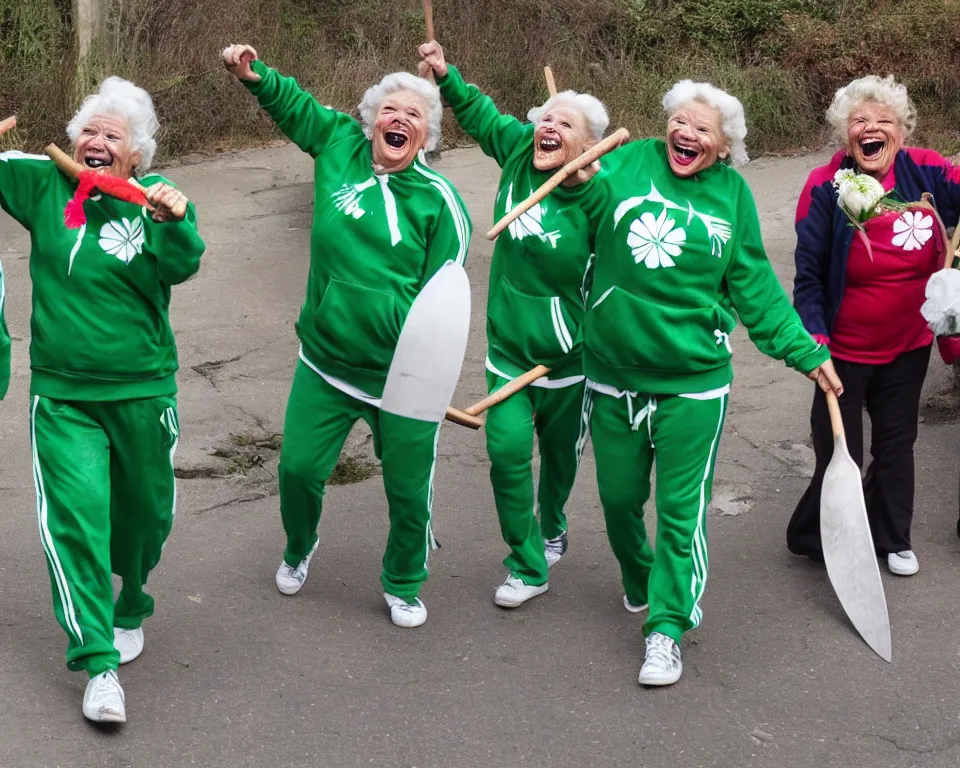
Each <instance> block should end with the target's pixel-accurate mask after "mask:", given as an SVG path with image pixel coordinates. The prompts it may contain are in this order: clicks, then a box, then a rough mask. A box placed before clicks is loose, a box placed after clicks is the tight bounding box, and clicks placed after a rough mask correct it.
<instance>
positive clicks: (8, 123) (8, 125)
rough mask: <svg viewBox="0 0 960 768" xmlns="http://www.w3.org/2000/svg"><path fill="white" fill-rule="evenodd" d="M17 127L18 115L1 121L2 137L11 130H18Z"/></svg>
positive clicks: (0, 132)
mask: <svg viewBox="0 0 960 768" xmlns="http://www.w3.org/2000/svg"><path fill="white" fill-rule="evenodd" d="M16 127H17V116H16V115H11V116H10V117H8V118H6V119H5V120H0V136H3V134H5V133H6V132H7V131H9V130H11V129H12V128H16Z"/></svg>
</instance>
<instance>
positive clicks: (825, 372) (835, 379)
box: [807, 360, 843, 397]
mask: <svg viewBox="0 0 960 768" xmlns="http://www.w3.org/2000/svg"><path fill="white" fill-rule="evenodd" d="M807 377H808V378H811V379H813V380H814V381H815V382H817V384H818V385H819V386H820V389H822V390H823V391H824V392H830V391H832V392H833V393H834V394H836V396H837V397H840V395H842V394H843V383H842V382H841V381H840V377H839V376H837V370H836V368H834V367H833V360H827V362H825V363H824V364H823V365H821V366H820V367H819V368H814V369H813V370H812V371H810V373H808V374H807Z"/></svg>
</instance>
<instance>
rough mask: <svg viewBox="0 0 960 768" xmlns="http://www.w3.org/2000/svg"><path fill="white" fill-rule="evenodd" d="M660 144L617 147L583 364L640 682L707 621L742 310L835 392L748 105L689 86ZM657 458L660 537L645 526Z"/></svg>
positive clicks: (675, 670)
mask: <svg viewBox="0 0 960 768" xmlns="http://www.w3.org/2000/svg"><path fill="white" fill-rule="evenodd" d="M663 106H664V109H665V110H666V115H667V127H666V141H664V140H662V139H647V140H644V141H637V142H633V143H631V144H628V145H627V146H626V147H623V148H622V149H620V150H617V151H616V152H615V153H614V155H615V156H616V157H615V158H614V159H613V162H615V163H616V168H615V170H614V172H613V174H612V176H611V185H612V187H613V189H614V190H615V194H614V196H613V198H612V200H611V201H610V209H609V211H608V214H607V215H606V216H605V217H604V218H603V221H602V224H601V226H600V228H599V231H598V232H597V238H596V256H597V267H596V270H595V274H594V281H593V287H592V289H591V291H590V296H589V300H588V304H587V306H588V310H587V315H586V319H585V320H584V369H585V372H586V376H587V398H586V400H587V404H586V409H587V412H588V413H589V425H590V430H591V433H592V437H593V445H594V454H595V456H596V462H597V484H598V486H599V490H600V501H601V503H602V505H603V511H604V516H605V518H606V523H607V535H608V537H609V539H610V544H611V546H612V548H613V551H614V553H615V554H616V556H617V559H618V560H619V562H620V567H621V571H622V575H623V586H624V591H625V593H626V594H625V596H624V604H625V606H626V608H627V610H629V611H632V612H635V613H639V612H641V611H643V610H644V609H646V608H647V607H648V605H649V611H650V613H649V617H648V618H647V621H646V623H645V624H644V627H643V631H644V634H645V635H646V653H645V659H644V662H643V666H642V667H641V670H640V676H639V682H640V683H641V684H643V685H670V684H672V683H675V682H676V681H677V680H679V679H680V675H681V673H682V671H683V666H682V663H681V658H680V646H679V643H680V639H681V637H682V635H683V634H684V633H685V632H687V631H688V630H690V629H693V628H694V627H696V626H698V625H699V624H700V620H701V617H702V612H701V608H700V598H701V597H702V595H703V592H704V588H705V586H706V580H707V564H708V557H707V537H706V528H705V526H706V512H707V505H708V504H709V502H710V490H711V485H712V482H713V470H714V465H715V462H716V458H717V447H718V444H719V442H720V434H721V431H722V429H723V421H724V416H725V415H726V411H727V400H728V397H729V392H730V384H731V380H732V379H733V369H732V366H731V346H730V340H729V335H730V333H731V332H732V331H733V329H734V326H735V325H736V320H735V318H736V317H739V318H740V320H741V321H742V322H743V324H744V326H746V328H747V331H748V333H749V334H750V338H751V340H752V341H753V342H754V344H756V345H757V347H758V348H759V349H760V350H761V351H762V352H764V353H765V354H767V355H770V356H771V357H774V358H776V359H779V360H784V361H786V363H787V365H789V366H790V367H792V368H795V369H796V370H798V371H800V372H801V373H803V374H806V375H808V376H810V377H811V378H813V379H815V380H817V381H818V383H819V384H820V386H822V387H824V388H831V389H834V390H835V391H839V390H840V382H839V381H837V379H836V375H835V373H834V371H833V368H832V365H831V363H830V360H829V353H828V351H827V350H826V348H825V347H823V346H821V345H820V344H818V343H817V342H815V341H814V340H813V339H812V338H811V337H810V334H809V333H807V331H806V330H804V328H803V325H802V323H801V322H800V318H799V317H798V316H797V314H796V312H795V311H794V310H793V308H792V307H791V306H790V301H789V299H788V298H787V295H786V294H785V293H784V291H783V289H782V288H781V287H780V284H779V283H778V282H777V278H776V276H775V275H774V272H773V269H772V268H771V266H770V262H769V261H768V260H767V256H766V254H765V252H764V248H763V242H762V241H761V238H760V226H759V223H758V220H757V211H756V207H755V205H754V202H753V197H752V195H751V193H750V189H749V188H748V187H747V184H746V182H745V181H744V180H743V177H742V176H740V174H739V173H737V172H736V171H735V170H734V169H733V168H732V167H731V166H737V165H742V164H743V163H745V162H747V153H746V150H745V148H744V137H745V136H746V133H747V131H746V125H745V122H744V114H743V107H742V106H741V104H740V102H739V101H737V99H735V98H734V97H733V96H731V95H729V94H727V93H725V92H723V91H721V90H718V89H717V88H715V87H713V86H712V85H709V84H707V83H695V82H692V81H690V80H684V81H682V82H679V83H677V84H676V85H674V86H673V87H672V88H671V89H670V91H669V92H668V93H667V94H666V96H665V97H664V99H663ZM654 459H656V487H657V500H656V509H657V542H656V548H655V554H654V552H652V551H651V548H650V543H649V541H648V539H647V533H646V529H645V527H644V524H643V505H644V503H645V502H646V501H647V499H648V497H649V494H650V470H651V465H652V464H653V462H654Z"/></svg>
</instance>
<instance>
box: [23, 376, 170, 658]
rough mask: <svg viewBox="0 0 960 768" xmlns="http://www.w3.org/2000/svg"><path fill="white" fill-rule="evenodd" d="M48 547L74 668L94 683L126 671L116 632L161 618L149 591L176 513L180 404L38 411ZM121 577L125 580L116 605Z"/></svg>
mask: <svg viewBox="0 0 960 768" xmlns="http://www.w3.org/2000/svg"><path fill="white" fill-rule="evenodd" d="M30 436H31V442H32V445H33V479H34V484H35V486H36V490H37V516H38V521H39V524H40V541H41V544H42V545H43V551H44V553H45V554H46V557H47V566H48V570H49V573H50V583H51V585H52V588H53V607H54V612H55V614H56V617H57V621H59V622H60V626H61V627H63V629H64V631H65V632H66V633H67V637H68V638H69V642H68V645H67V667H68V668H69V669H72V670H81V669H84V670H86V671H87V673H88V674H89V675H90V677H94V676H96V675H98V674H100V673H101V672H105V671H106V670H108V669H115V668H116V667H117V665H118V664H119V662H120V657H119V654H118V653H117V651H116V649H114V647H113V628H114V627H119V628H121V629H136V628H137V627H139V626H140V625H141V623H142V622H143V620H144V619H145V618H147V617H148V616H151V615H152V614H153V598H152V597H150V596H149V595H147V594H146V593H145V592H144V591H143V586H144V585H145V584H146V582H147V576H148V575H149V573H150V571H151V570H152V569H153V568H154V567H155V566H156V565H157V563H158V562H160V553H161V550H162V549H163V543H164V542H165V541H166V539H167V536H168V535H169V534H170V529H171V526H172V525H173V517H174V511H175V505H176V490H175V488H174V479H173V455H174V452H175V451H176V448H177V441H178V439H179V436H180V428H179V422H178V420H177V403H176V397H175V396H173V395H170V396H166V397H153V398H146V399H142V400H120V401H116V402H65V401H61V400H51V399H49V398H46V397H40V396H34V397H32V398H31V405H30ZM111 572H112V573H115V574H117V575H118V576H120V577H121V578H122V579H123V587H122V589H121V590H120V595H119V597H118V598H117V601H116V604H114V599H113V583H112V579H111V575H110V574H111Z"/></svg>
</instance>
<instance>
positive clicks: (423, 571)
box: [280, 361, 440, 602]
mask: <svg viewBox="0 0 960 768" xmlns="http://www.w3.org/2000/svg"><path fill="white" fill-rule="evenodd" d="M358 419H363V420H364V421H366V422H367V424H368V425H369V426H370V429H371V430H372V431H373V440H374V450H375V452H376V455H377V458H378V459H380V461H381V464H382V468H383V486H384V490H385V491H386V493H387V503H388V505H389V510H390V534H389V536H388V537H387V548H386V551H385V552H384V555H383V573H382V575H381V577H380V580H381V582H382V583H383V588H384V590H385V591H386V592H387V593H388V594H391V595H395V596H396V597H400V598H403V599H405V600H407V601H408V602H412V601H413V600H414V598H416V597H417V595H418V594H419V592H420V586H421V584H423V582H425V581H426V580H427V554H428V550H429V547H430V545H431V543H432V541H433V534H432V531H431V524H430V511H431V507H432V505H433V473H434V468H435V466H436V458H437V440H438V437H439V429H440V428H439V425H438V424H434V423H430V422H425V421H418V420H416V419H408V418H404V417H403V416H395V415H394V414H391V413H384V412H383V411H381V410H380V409H379V408H377V407H375V406H373V405H370V404H368V403H365V402H363V401H362V400H357V399H356V398H353V397H351V396H350V395H348V394H346V393H344V392H341V391H340V390H339V389H336V388H335V387H332V386H331V385H330V384H328V383H327V382H326V381H325V380H324V379H323V377H321V376H320V375H319V374H317V373H316V372H314V371H313V370H311V369H310V368H309V367H308V366H307V365H306V364H305V363H304V362H303V361H300V362H298V363H297V369H296V371H295V373H294V375H293V386H292V387H291V390H290V399H289V400H288V402H287V413H286V417H285V419H284V433H283V447H282V449H281V451H280V514H281V517H282V518H283V528H284V531H285V532H286V534H287V548H286V551H285V552H284V555H283V558H284V560H285V561H286V562H287V564H288V565H291V566H294V567H296V565H297V564H298V563H299V562H300V561H301V560H302V559H303V558H304V557H305V556H306V555H307V553H308V552H309V551H310V549H311V548H312V547H313V545H314V543H315V542H316V541H317V526H318V525H319V524H320V513H321V512H322V510H323V495H324V490H325V488H326V483H327V480H328V479H329V477H330V475H331V474H332V473H333V470H334V468H335V467H336V465H337V459H338V458H339V457H340V451H341V450H342V449H343V444H344V442H346V439H347V436H348V435H349V434H350V430H351V428H352V427H353V425H354V424H355V423H356V421H357V420H358Z"/></svg>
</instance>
